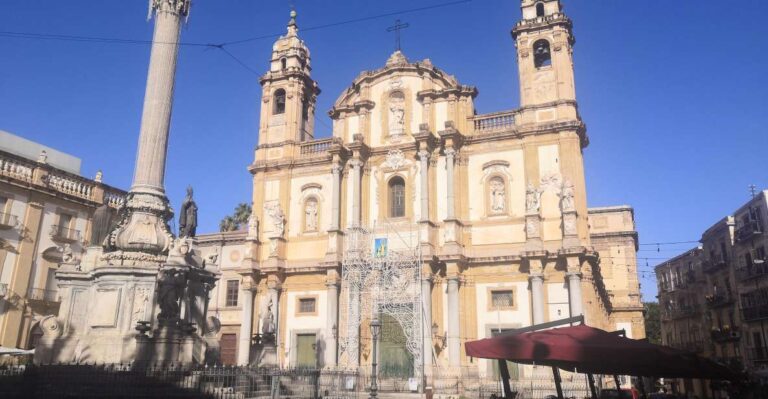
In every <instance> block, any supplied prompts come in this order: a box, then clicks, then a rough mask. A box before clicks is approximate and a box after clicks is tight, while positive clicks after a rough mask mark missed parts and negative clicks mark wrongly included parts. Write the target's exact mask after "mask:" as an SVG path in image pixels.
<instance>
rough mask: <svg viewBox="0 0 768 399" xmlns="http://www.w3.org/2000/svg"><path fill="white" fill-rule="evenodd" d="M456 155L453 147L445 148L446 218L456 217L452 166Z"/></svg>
mask: <svg viewBox="0 0 768 399" xmlns="http://www.w3.org/2000/svg"><path fill="white" fill-rule="evenodd" d="M455 157H456V150H454V149H453V148H446V149H445V171H446V179H445V180H446V190H445V192H446V197H447V200H448V204H447V206H446V219H449V220H451V219H455V218H456V210H455V209H456V204H455V200H454V193H453V180H454V176H453V169H454V168H453V166H454V162H455Z"/></svg>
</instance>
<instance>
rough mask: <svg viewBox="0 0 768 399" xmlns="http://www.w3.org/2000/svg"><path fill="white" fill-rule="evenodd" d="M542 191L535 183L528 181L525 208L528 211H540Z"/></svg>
mask: <svg viewBox="0 0 768 399" xmlns="http://www.w3.org/2000/svg"><path fill="white" fill-rule="evenodd" d="M540 199H541V193H540V192H539V190H536V187H534V186H533V184H531V183H528V187H527V188H526V189H525V210H526V212H531V213H532V212H538V211H539V205H540Z"/></svg>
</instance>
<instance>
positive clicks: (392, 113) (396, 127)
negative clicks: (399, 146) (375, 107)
mask: <svg viewBox="0 0 768 399" xmlns="http://www.w3.org/2000/svg"><path fill="white" fill-rule="evenodd" d="M403 133H405V96H404V95H403V92H402V91H394V92H392V93H391V94H390V95H389V134H390V135H391V136H399V135H401V134H403Z"/></svg>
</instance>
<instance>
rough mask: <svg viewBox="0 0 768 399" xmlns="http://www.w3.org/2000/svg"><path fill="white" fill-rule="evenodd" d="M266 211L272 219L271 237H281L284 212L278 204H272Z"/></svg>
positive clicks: (283, 228)
mask: <svg viewBox="0 0 768 399" xmlns="http://www.w3.org/2000/svg"><path fill="white" fill-rule="evenodd" d="M268 211H269V217H270V219H272V237H282V236H283V233H284V232H285V213H283V210H282V209H281V208H280V204H274V205H272V206H271V207H269V209H268Z"/></svg>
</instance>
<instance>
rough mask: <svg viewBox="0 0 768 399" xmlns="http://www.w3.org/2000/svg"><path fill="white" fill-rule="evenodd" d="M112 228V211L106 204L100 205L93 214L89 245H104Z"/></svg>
mask: <svg viewBox="0 0 768 399" xmlns="http://www.w3.org/2000/svg"><path fill="white" fill-rule="evenodd" d="M111 227H112V209H111V208H110V207H109V206H108V205H107V204H102V205H101V206H99V207H98V208H96V211H95V212H93V222H91V239H90V244H91V245H104V239H105V238H107V235H109V232H110V231H111Z"/></svg>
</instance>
